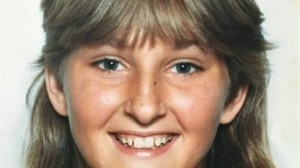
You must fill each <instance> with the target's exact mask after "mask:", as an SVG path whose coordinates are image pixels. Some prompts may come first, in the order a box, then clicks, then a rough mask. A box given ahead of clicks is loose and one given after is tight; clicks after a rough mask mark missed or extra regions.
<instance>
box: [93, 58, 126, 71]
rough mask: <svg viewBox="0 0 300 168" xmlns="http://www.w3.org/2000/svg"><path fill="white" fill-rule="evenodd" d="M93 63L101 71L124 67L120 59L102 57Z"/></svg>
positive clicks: (120, 69)
mask: <svg viewBox="0 0 300 168" xmlns="http://www.w3.org/2000/svg"><path fill="white" fill-rule="evenodd" d="M93 65H95V66H97V67H98V68H100V69H101V70H103V71H110V72H111V71H122V70H124V69H126V67H125V66H124V65H123V64H122V63H120V61H118V60H116V59H112V58H104V59H102V60H99V61H96V62H95V63H93Z"/></svg>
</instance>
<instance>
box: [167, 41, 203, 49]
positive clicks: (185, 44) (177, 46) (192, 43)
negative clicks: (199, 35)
mask: <svg viewBox="0 0 300 168" xmlns="http://www.w3.org/2000/svg"><path fill="white" fill-rule="evenodd" d="M198 45H199V43H198V42H197V41H196V40H191V39H181V40H176V41H175V42H174V43H173V45H172V48H173V49H175V50H181V49H186V48H188V47H190V46H198Z"/></svg>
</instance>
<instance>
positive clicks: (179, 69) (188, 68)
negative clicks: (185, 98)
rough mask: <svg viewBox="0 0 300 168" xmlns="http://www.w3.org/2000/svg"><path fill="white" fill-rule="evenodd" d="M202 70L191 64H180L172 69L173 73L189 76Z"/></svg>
mask: <svg viewBox="0 0 300 168" xmlns="http://www.w3.org/2000/svg"><path fill="white" fill-rule="evenodd" d="M199 69H200V67H199V66H197V65H194V64H192V63H189V62H183V63H178V64H176V65H175V66H173V67H172V68H171V72H172V73H179V74H189V73H193V72H196V71H198V70H199Z"/></svg>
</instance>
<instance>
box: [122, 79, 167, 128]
mask: <svg viewBox="0 0 300 168" xmlns="http://www.w3.org/2000/svg"><path fill="white" fill-rule="evenodd" d="M133 83H134V84H133V85H132V86H131V89H130V93H129V94H131V96H130V97H131V98H130V100H129V101H128V102H127V103H126V105H125V110H124V111H125V113H126V114H127V115H129V116H131V117H132V118H134V120H135V121H137V122H138V123H139V124H141V125H149V124H151V123H153V122H154V121H156V120H157V119H159V118H162V117H163V116H165V115H166V111H167V109H166V106H165V104H164V102H163V101H162V96H161V95H162V90H161V87H160V84H159V82H158V81H154V80H152V79H151V78H147V77H145V76H144V77H141V78H140V79H138V80H135V82H133Z"/></svg>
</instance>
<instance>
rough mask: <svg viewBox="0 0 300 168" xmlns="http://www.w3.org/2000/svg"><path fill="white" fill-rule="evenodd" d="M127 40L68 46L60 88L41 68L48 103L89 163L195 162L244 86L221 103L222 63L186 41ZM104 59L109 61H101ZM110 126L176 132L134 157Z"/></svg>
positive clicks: (159, 165) (186, 167)
mask: <svg viewBox="0 0 300 168" xmlns="http://www.w3.org/2000/svg"><path fill="white" fill-rule="evenodd" d="M131 44H133V43H132V41H131V40H128V42H127V43H126V45H125V46H122V47H120V46H118V45H116V44H115V43H109V44H106V45H94V46H83V47H80V48H78V49H76V50H74V51H73V52H72V53H71V55H70V58H69V59H68V61H67V63H66V71H65V75H64V78H63V88H60V87H59V86H58V85H57V83H58V82H57V80H56V78H55V76H54V75H53V74H52V72H51V71H50V70H46V84H47V90H48V94H49V97H50V100H51V102H52V104H53V106H54V108H55V109H56V111H57V112H58V113H59V114H60V115H62V116H66V117H69V121H70V127H71V130H72V134H73V137H74V140H75V142H76V144H77V146H78V148H79V150H80V152H81V154H82V155H83V157H84V159H85V160H86V162H87V164H88V165H89V166H90V167H93V168H115V167H126V168H135V167H136V168H140V167H143V168H153V167H155V168H166V167H172V168H195V167H197V166H199V167H203V165H204V158H205V156H206V154H207V152H208V151H209V149H210V147H211V145H212V143H213V140H214V137H215V134H216V131H217V128H218V126H219V124H227V123H229V122H231V121H232V120H233V119H234V117H235V116H236V114H237V113H238V112H239V110H240V108H241V106H242V104H243V102H244V99H245V96H246V92H247V89H246V88H241V89H240V90H239V92H238V94H237V96H236V98H235V99H234V100H233V101H232V102H231V103H229V104H226V105H225V101H226V98H227V95H228V88H229V83H230V82H229V78H228V73H227V69H226V66H225V64H224V62H223V61H222V60H221V59H219V58H217V57H216V56H215V55H214V54H213V53H208V52H204V51H203V50H201V49H200V48H199V47H198V46H197V45H195V44H194V43H187V44H184V45H183V47H182V46H181V47H176V46H175V45H171V44H172V43H166V42H163V41H161V40H160V39H156V40H155V43H154V45H151V44H150V42H149V41H146V42H145V43H144V44H143V45H131ZM137 44H139V42H138V43H137ZM111 60H113V61H114V62H111ZM108 63H114V64H115V65H116V66H113V68H112V67H110V68H107V67H109V66H108V65H109V64H108ZM182 63H184V64H182ZM180 66H185V68H182V69H180V68H179V67H180ZM111 133H120V134H125V133H126V134H129V135H134V136H142V135H150V134H151V135H156V134H162V133H174V134H176V135H177V138H176V139H175V140H174V142H173V144H172V145H171V146H170V148H169V149H168V150H167V151H166V152H164V153H163V154H160V155H151V151H150V152H149V153H150V156H148V157H141V156H138V155H136V154H133V155H129V154H124V153H123V152H121V151H120V150H119V149H118V148H117V147H116V144H115V142H114V141H113V138H112V136H111Z"/></svg>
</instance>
